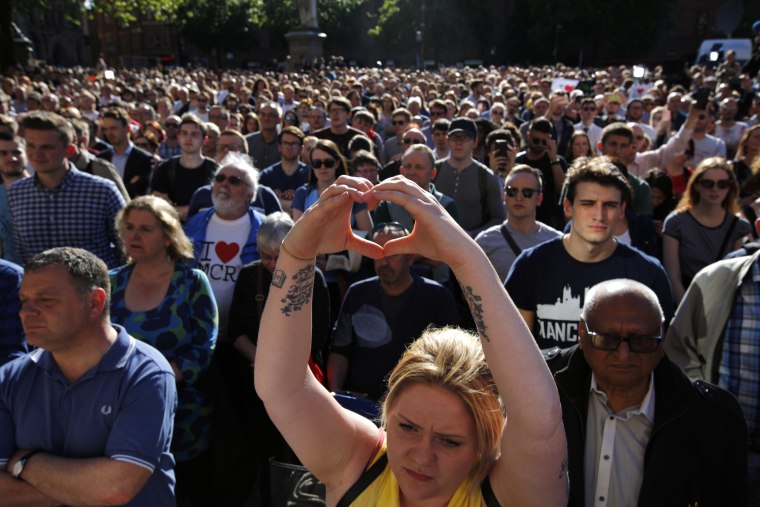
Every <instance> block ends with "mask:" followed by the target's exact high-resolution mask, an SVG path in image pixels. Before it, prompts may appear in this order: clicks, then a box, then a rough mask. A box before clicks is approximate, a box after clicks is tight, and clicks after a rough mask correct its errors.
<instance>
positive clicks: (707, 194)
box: [694, 168, 731, 205]
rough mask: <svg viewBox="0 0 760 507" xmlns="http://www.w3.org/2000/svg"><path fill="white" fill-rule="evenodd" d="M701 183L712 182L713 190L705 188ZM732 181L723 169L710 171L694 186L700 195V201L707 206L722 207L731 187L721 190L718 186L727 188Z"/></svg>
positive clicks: (704, 173)
mask: <svg viewBox="0 0 760 507" xmlns="http://www.w3.org/2000/svg"><path fill="white" fill-rule="evenodd" d="M701 181H705V182H712V184H713V185H712V188H704V187H703V186H702V185H701V184H700V182H701ZM730 181H731V178H730V177H729V175H728V174H727V173H726V171H724V170H723V169H719V168H715V169H708V170H707V171H705V172H703V173H702V175H701V176H700V177H699V179H698V180H697V181H695V182H694V186H695V187H696V189H697V192H698V193H699V201H700V202H704V203H706V204H712V205H722V204H723V201H725V200H726V196H727V195H728V192H729V187H726V188H720V187H719V186H718V185H719V184H722V185H724V186H725V185H726V183H728V182H730Z"/></svg>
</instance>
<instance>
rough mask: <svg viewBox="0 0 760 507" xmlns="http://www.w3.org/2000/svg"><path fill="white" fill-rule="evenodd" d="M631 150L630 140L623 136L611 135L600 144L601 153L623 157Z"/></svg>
mask: <svg viewBox="0 0 760 507" xmlns="http://www.w3.org/2000/svg"><path fill="white" fill-rule="evenodd" d="M630 150H631V141H630V140H629V139H628V138H627V137H625V136H618V135H611V136H608V137H607V140H606V141H604V143H603V144H602V154H603V155H606V156H608V157H616V158H620V159H624V158H625V157H626V155H628V153H629V152H630Z"/></svg>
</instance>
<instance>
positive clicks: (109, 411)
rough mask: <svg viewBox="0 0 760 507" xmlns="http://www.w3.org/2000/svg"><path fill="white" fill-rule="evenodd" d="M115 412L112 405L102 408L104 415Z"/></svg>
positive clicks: (101, 411)
mask: <svg viewBox="0 0 760 507" xmlns="http://www.w3.org/2000/svg"><path fill="white" fill-rule="evenodd" d="M112 411H113V408H111V405H103V406H102V407H100V413H101V414H103V415H110V414H111V412H112Z"/></svg>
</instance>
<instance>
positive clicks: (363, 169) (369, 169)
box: [355, 162, 379, 183]
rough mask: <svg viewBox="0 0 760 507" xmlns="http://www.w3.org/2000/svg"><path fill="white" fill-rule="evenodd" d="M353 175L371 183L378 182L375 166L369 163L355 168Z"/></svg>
mask: <svg viewBox="0 0 760 507" xmlns="http://www.w3.org/2000/svg"><path fill="white" fill-rule="evenodd" d="M355 173H356V176H359V177H360V178H366V179H368V180H369V181H371V182H372V183H377V181H378V179H377V177H378V173H379V169H378V167H377V166H376V165H375V164H373V163H371V162H370V163H366V164H360V165H359V166H357V167H356V171H355Z"/></svg>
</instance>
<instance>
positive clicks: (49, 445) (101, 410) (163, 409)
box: [0, 247, 177, 506]
mask: <svg viewBox="0 0 760 507" xmlns="http://www.w3.org/2000/svg"><path fill="white" fill-rule="evenodd" d="M19 298H20V300H21V304H22V306H21V311H20V316H21V322H22V325H23V326H24V331H25V332H26V336H27V340H28V342H29V343H30V344H31V345H35V346H37V347H38V349H37V350H35V351H34V352H32V353H31V354H28V355H26V356H24V357H21V358H19V359H16V360H14V361H11V362H10V363H7V364H6V365H4V366H3V367H0V470H2V471H0V499H2V500H3V501H7V502H10V504H13V505H17V504H18V505H61V504H65V505H130V506H146V505H151V506H167V505H174V504H175V502H174V458H173V457H172V455H171V453H170V452H169V444H170V441H171V436H172V429H173V427H172V421H173V418H174V411H175V408H176V404H177V391H176V388H175V378H174V375H173V373H172V370H171V366H170V365H169V363H168V362H167V361H166V359H164V357H163V356H162V355H161V354H160V353H159V352H158V351H156V350H155V349H153V348H152V347H150V346H148V345H146V344H144V343H141V342H138V341H137V340H135V339H134V338H132V337H131V336H129V335H128V334H127V333H126V331H125V330H124V328H122V327H119V326H115V325H113V324H111V322H110V320H109V313H108V308H109V299H110V285H109V281H108V271H107V268H106V265H105V264H104V263H103V261H101V260H100V259H98V258H97V257H95V256H94V255H93V254H91V253H89V252H87V251H85V250H81V249H77V248H68V247H64V248H55V249H52V250H47V251H45V252H43V253H41V254H39V255H37V256H35V257H33V258H32V259H31V260H30V261H29V263H28V264H27V265H26V271H25V275H24V278H23V280H22V282H21V289H20V291H19Z"/></svg>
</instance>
